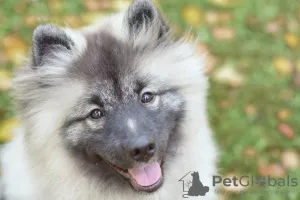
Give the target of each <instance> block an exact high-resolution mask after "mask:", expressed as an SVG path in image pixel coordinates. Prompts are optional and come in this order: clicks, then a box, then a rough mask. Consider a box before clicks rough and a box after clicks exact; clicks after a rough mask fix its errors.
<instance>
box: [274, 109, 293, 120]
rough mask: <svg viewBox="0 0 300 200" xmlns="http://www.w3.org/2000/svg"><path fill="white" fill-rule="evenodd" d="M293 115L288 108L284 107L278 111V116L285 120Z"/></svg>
mask: <svg viewBox="0 0 300 200" xmlns="http://www.w3.org/2000/svg"><path fill="white" fill-rule="evenodd" d="M290 117H291V111H290V110H288V109H282V110H280V111H278V112H277V118H278V119H279V120H282V121H285V120H288V119H289V118H290Z"/></svg>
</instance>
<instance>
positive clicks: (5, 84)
mask: <svg viewBox="0 0 300 200" xmlns="http://www.w3.org/2000/svg"><path fill="white" fill-rule="evenodd" d="M11 87H12V76H11V74H10V73H9V72H8V71H6V70H4V69H1V70H0V91H7V90H9V89H11Z"/></svg>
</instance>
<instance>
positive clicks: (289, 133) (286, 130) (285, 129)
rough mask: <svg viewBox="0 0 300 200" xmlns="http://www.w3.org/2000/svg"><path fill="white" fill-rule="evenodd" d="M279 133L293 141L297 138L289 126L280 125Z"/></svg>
mask: <svg viewBox="0 0 300 200" xmlns="http://www.w3.org/2000/svg"><path fill="white" fill-rule="evenodd" d="M278 129H279V131H280V132H281V133H282V134H283V135H284V136H285V137H287V138H288V139H293V138H294V137H295V133H294V130H293V129H292V128H291V127H290V125H288V124H284V123H282V124H280V125H279V127H278Z"/></svg>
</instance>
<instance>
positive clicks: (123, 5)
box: [112, 0, 132, 10]
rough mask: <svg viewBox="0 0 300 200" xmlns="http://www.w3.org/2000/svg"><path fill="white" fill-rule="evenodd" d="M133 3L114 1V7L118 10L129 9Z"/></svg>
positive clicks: (126, 0) (129, 0) (130, 1)
mask: <svg viewBox="0 0 300 200" xmlns="http://www.w3.org/2000/svg"><path fill="white" fill-rule="evenodd" d="M131 3H132V0H114V1H113V2H112V7H113V8H114V9H116V10H123V9H127V8H128V7H129V6H130V5H131Z"/></svg>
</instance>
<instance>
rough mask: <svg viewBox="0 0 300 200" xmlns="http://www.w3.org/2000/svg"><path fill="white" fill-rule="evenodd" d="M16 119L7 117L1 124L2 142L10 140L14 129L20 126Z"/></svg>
mask: <svg viewBox="0 0 300 200" xmlns="http://www.w3.org/2000/svg"><path fill="white" fill-rule="evenodd" d="M19 124H20V123H19V121H18V120H16V119H6V120H4V121H3V122H1V124H0V142H1V143H3V142H8V141H9V140H11V139H12V137H13V132H14V130H15V129H16V128H17V127H18V126H19Z"/></svg>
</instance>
